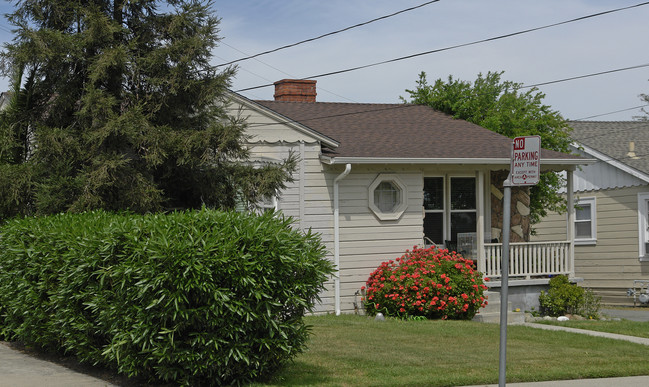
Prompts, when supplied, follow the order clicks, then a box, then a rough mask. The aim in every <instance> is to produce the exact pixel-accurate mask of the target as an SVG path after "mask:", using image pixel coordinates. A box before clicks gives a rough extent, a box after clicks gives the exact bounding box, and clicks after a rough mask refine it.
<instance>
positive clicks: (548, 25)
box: [237, 1, 649, 92]
mask: <svg viewBox="0 0 649 387" xmlns="http://www.w3.org/2000/svg"><path fill="white" fill-rule="evenodd" d="M648 4H649V1H646V2H643V3H639V4H635V5H630V6H627V7H622V8H616V9H612V10H608V11H603V12H597V13H593V14H590V15H586V16H581V17H578V18H574V19H570V20H565V21H562V22H558V23H552V24H547V25H544V26H541V27H535V28H530V29H526V30H522V31H518V32H512V33H509V34H504V35H498V36H494V37H491V38H487V39H482V40H476V41H473V42H470V43H463V44H457V45H454V46H448V47H444V48H438V49H435V50H430V51H424V52H419V53H416V54H411V55H406V56H402V57H398V58H393V59H388V60H384V61H381V62H375V63H371V64H366V65H362V66H357V67H350V68H347V69H343V70H337V71H331V72H328V73H323V74H318V75H313V76H310V77H304V78H301V79H315V78H322V77H328V76H331V75H337V74H343V73H348V72H351V71H356V70H361V69H366V68H369V67H374V66H379V65H384V64H388V63H394V62H399V61H402V60H406V59H412V58H416V57H419V56H424V55H430V54H435V53H438V52H442V51H448V50H453V49H456V48H461V47H467V46H472V45H476V44H480V43H486V42H491V41H495V40H499V39H504V38H510V37H512V36H517V35H522V34H527V33H530V32H535V31H539V30H543V29H547V28H552V27H557V26H560V25H564V24H569V23H574V22H578V21H582V20H586V19H590V18H594V17H597V16H603V15H607V14H610V13H614V12H620V11H624V10H628V9H632V8H637V7H641V6H644V5H648ZM269 86H273V84H272V83H271V84H265V85H260V86H253V87H248V88H245V89H240V90H237V92H242V91H248V90H255V89H261V88H264V87H269Z"/></svg>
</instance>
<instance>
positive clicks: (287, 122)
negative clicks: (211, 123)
mask: <svg viewBox="0 0 649 387" xmlns="http://www.w3.org/2000/svg"><path fill="white" fill-rule="evenodd" d="M227 93H228V94H229V95H230V98H232V99H233V100H235V101H237V102H238V103H240V104H242V105H244V106H247V107H248V108H250V109H254V110H257V111H258V112H260V113H263V114H265V115H266V116H268V117H271V118H273V119H275V120H277V121H278V123H282V124H284V125H287V126H290V127H292V128H293V129H296V130H298V131H300V132H303V133H307V134H308V135H310V136H312V137H314V138H315V139H317V140H318V141H320V142H321V143H322V144H325V145H327V146H330V147H332V148H337V147H338V146H340V143H339V142H338V141H336V140H334V139H332V138H330V137H327V136H325V135H323V134H322V133H319V132H317V131H315V130H313V129H311V128H309V127H308V126H305V125H303V124H301V123H299V122H297V121H295V120H292V119H290V118H288V117H286V116H284V115H282V114H280V113H278V112H276V111H274V110H272V109H269V108H267V107H265V106H263V105H261V104H259V103H257V102H255V101H253V100H250V99H248V98H246V97H244V96H242V95H241V94H237V93H235V92H234V91H231V90H228V91H227Z"/></svg>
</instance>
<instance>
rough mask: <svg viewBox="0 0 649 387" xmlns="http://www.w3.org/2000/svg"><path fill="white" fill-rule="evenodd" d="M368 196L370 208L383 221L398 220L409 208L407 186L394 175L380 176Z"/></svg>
mask: <svg viewBox="0 0 649 387" xmlns="http://www.w3.org/2000/svg"><path fill="white" fill-rule="evenodd" d="M368 194H369V207H370V209H371V210H372V212H374V214H375V215H376V216H377V217H378V218H379V219H381V220H397V219H399V218H400V217H401V215H402V214H403V212H404V211H405V210H406V208H407V207H408V203H407V196H406V186H405V185H404V184H403V183H402V182H401V180H400V179H399V178H398V177H397V176H396V175H393V174H381V175H379V176H378V177H377V178H376V179H374V181H373V182H372V184H370V186H369V189H368Z"/></svg>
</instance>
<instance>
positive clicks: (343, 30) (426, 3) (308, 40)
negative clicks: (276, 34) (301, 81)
mask: <svg viewBox="0 0 649 387" xmlns="http://www.w3.org/2000/svg"><path fill="white" fill-rule="evenodd" d="M439 1H440V0H433V1H428V2H425V3H423V4H420V5H416V6H414V7H410V8H406V9H402V10H401V11H397V12H394V13H391V14H389V15H385V16H381V17H377V18H375V19H372V20H369V21H366V22H363V23H358V24H355V25H353V26H349V27H346V28H343V29H341V30H337V31H333V32H328V33H326V34H323V35H320V36H316V37H314V38H309V39H305V40H301V41H299V42H297V43H292V44H287V45H285V46H282V47H278V48H274V49H272V50H268V51H264V52H260V53H258V54H255V55H250V56H247V57H244V58H240V59H237V60H233V61H230V62H227V63H222V64H220V65H217V66H216V67H220V66H227V65H231V64H234V63H237V62H241V61H244V60H248V59H252V58H256V57H258V56H261V55H266V54H270V53H273V52H277V51H280V50H284V49H286V48H290V47H295V46H298V45H300V44H304V43H308V42H313V41H314V40H318V39H322V38H325V37H327V36H331V35H336V34H339V33H341V32H345V31H349V30H351V29H354V28H358V27H362V26H365V25H368V24H370V23H374V22H376V21H379V20H383V19H387V18H390V17H392V16H396V15H399V14H401V13H404V12H408V11H412V10H415V9H417V8H421V7H424V6H426V5H429V4H432V3H437V2H439Z"/></svg>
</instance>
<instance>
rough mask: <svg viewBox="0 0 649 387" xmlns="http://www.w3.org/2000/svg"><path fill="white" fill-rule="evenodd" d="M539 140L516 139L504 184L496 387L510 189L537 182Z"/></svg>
mask: <svg viewBox="0 0 649 387" xmlns="http://www.w3.org/2000/svg"><path fill="white" fill-rule="evenodd" d="M540 170H541V137H540V136H527V137H516V138H515V139H514V141H513V143H512V152H511V166H510V170H509V176H507V179H506V180H505V182H504V183H503V231H502V240H503V254H502V263H501V265H500V268H501V270H502V274H501V277H500V278H501V281H500V359H499V361H500V363H499V368H498V385H499V386H500V387H505V384H506V377H507V312H508V310H507V302H508V301H507V298H508V296H509V233H510V228H511V207H512V204H511V200H512V186H531V185H535V184H537V183H538V182H539V175H540Z"/></svg>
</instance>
